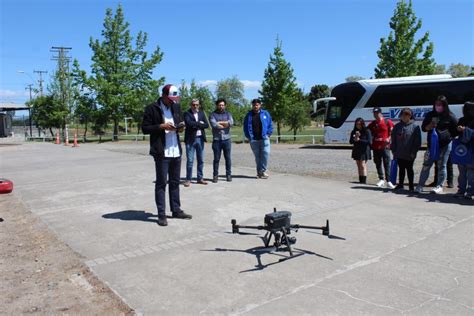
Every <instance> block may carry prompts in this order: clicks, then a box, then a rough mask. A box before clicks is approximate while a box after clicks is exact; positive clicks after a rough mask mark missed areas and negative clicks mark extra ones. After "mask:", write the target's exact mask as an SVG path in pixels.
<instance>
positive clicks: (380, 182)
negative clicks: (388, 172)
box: [376, 180, 385, 188]
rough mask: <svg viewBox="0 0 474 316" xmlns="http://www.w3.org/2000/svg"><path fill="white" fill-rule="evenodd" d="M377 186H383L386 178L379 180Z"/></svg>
mask: <svg viewBox="0 0 474 316" xmlns="http://www.w3.org/2000/svg"><path fill="white" fill-rule="evenodd" d="M376 186H378V187H379V188H383V187H384V186H385V180H379V182H377V184H376Z"/></svg>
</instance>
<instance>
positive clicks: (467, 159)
mask: <svg viewBox="0 0 474 316" xmlns="http://www.w3.org/2000/svg"><path fill="white" fill-rule="evenodd" d="M473 155H474V154H473V152H472V148H471V146H469V144H465V143H463V142H461V140H460V139H459V138H456V139H455V140H453V145H452V147H451V161H452V163H454V164H457V165H469V164H472V163H473V158H474V157H473Z"/></svg>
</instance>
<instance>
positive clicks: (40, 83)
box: [33, 70, 48, 96]
mask: <svg viewBox="0 0 474 316" xmlns="http://www.w3.org/2000/svg"><path fill="white" fill-rule="evenodd" d="M33 72H34V73H37V74H39V77H40V79H39V80H38V82H39V88H40V95H41V96H42V95H43V81H44V80H43V76H42V75H43V74H47V73H48V72H47V71H46V70H33Z"/></svg>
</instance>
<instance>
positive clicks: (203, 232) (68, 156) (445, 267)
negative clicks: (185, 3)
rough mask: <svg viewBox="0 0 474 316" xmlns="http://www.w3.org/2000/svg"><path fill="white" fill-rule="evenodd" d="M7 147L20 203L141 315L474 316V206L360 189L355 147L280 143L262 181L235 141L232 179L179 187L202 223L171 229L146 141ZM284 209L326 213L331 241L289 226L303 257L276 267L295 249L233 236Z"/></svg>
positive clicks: (305, 216) (316, 218)
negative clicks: (160, 211) (159, 218)
mask: <svg viewBox="0 0 474 316" xmlns="http://www.w3.org/2000/svg"><path fill="white" fill-rule="evenodd" d="M0 152H1V157H0V159H1V160H0V163H1V173H2V174H1V176H2V177H5V178H9V179H12V180H13V181H14V183H15V189H14V193H13V195H14V196H15V198H18V199H20V200H21V201H22V203H24V205H25V206H26V208H28V209H29V210H30V211H31V212H32V213H33V214H34V215H35V216H37V217H38V218H39V219H40V220H41V221H43V222H44V223H45V224H46V225H47V227H48V228H49V229H50V230H52V231H53V232H54V233H55V234H56V235H57V236H58V238H59V239H60V240H62V241H63V242H64V243H66V244H67V245H68V246H69V247H71V249H73V250H74V251H76V252H77V253H78V254H79V255H80V256H82V258H83V261H84V262H85V264H86V265H87V266H88V267H89V268H90V269H91V270H92V271H93V273H94V274H96V275H97V277H98V278H99V279H100V280H102V281H104V282H105V283H106V284H107V285H108V286H110V288H111V289H112V290H113V291H114V292H115V293H117V294H118V295H119V296H120V297H121V298H122V299H123V301H124V302H125V303H127V304H128V305H129V306H130V307H132V308H133V309H134V310H135V311H137V312H138V313H144V314H189V315H190V314H192V315H195V314H253V315H267V314H296V313H306V314H316V313H317V314H360V313H363V314H402V313H403V314H440V315H441V314H443V315H445V314H465V315H473V314H474V302H473V296H472V293H473V292H474V282H473V281H474V279H473V256H472V254H473V249H472V245H473V244H474V243H473V224H474V218H473V217H474V213H473V210H474V207H473V206H474V204H473V202H472V201H466V200H456V199H454V198H452V197H451V196H450V195H432V194H422V195H413V196H411V195H409V194H408V192H400V193H393V192H390V191H386V190H383V189H379V188H376V187H375V186H373V185H359V184H356V183H351V181H352V180H353V179H355V178H356V177H355V174H354V175H353V176H352V174H353V173H355V164H354V163H353V162H352V161H351V160H350V159H349V158H348V157H349V156H350V154H349V153H348V152H347V151H341V150H328V149H314V148H313V149H311V148H303V147H300V146H297V145H293V146H289V145H275V146H273V147H272V154H271V159H273V160H272V161H273V162H274V165H273V169H271V170H270V171H271V176H270V178H269V179H267V180H260V179H256V178H255V171H254V168H253V167H252V157H251V156H250V154H249V153H250V151H249V149H248V145H245V144H241V145H235V146H234V152H235V156H233V165H234V166H235V167H234V168H233V175H234V178H233V181H232V182H230V183H229V182H225V181H220V182H219V183H217V184H213V183H209V184H208V185H207V186H203V185H197V184H192V185H191V187H189V188H184V187H181V202H182V208H183V209H184V210H185V211H186V212H188V213H190V214H192V215H193V219H192V220H190V221H187V220H175V219H170V220H169V226H168V227H165V228H163V227H159V226H158V225H157V224H156V207H155V204H154V186H153V180H154V163H153V159H152V158H151V157H149V156H147V154H146V153H147V145H146V143H122V144H102V145H98V144H84V145H81V146H80V147H79V148H71V147H66V146H62V145H53V144H49V143H36V144H35V143H28V144H27V143H25V144H22V145H17V146H13V145H11V146H3V147H0ZM210 152H211V150H210V146H208V147H207V155H206V164H205V169H204V172H205V177H207V178H210V177H211V173H212V170H211V169H212V164H211V162H212V161H211V158H210ZM312 157H313V158H312ZM314 157H318V158H317V159H316V162H315V163H312V164H309V163H308V160H309V159H314ZM318 159H319V160H321V161H322V160H324V161H326V163H327V165H328V166H329V165H331V166H334V167H333V169H328V167H325V168H324V169H318V166H317V160H318ZM184 165H185V163H184V162H183V163H182V174H184ZM311 166H313V167H311ZM349 168H350V169H349ZM372 168H373V167H372ZM221 169H222V171H223V167H221ZM310 169H311V170H310ZM301 170H303V171H301ZM318 170H326V171H327V172H326V173H324V172H322V171H318ZM341 170H345V171H341ZM347 170H350V171H347ZM418 170H419V169H418ZM319 175H320V176H319ZM416 178H417V177H416ZM8 198H9V197H8V196H0V199H3V200H4V199H8ZM274 207H276V208H277V209H278V210H287V211H291V212H292V214H293V216H292V223H299V224H303V225H316V226H319V225H322V224H324V223H325V222H326V219H328V220H329V222H330V226H331V236H330V237H331V238H328V237H326V236H322V235H321V234H320V233H319V232H318V231H309V230H305V229H301V230H299V231H298V232H297V233H296V234H294V235H293V233H292V235H293V236H296V237H297V239H298V240H297V243H296V244H295V245H294V248H295V250H296V251H299V252H304V255H302V256H299V257H297V258H294V259H290V260H286V261H283V262H279V259H281V258H282V256H285V255H287V253H286V252H271V251H269V249H262V248H261V247H262V246H263V243H262V240H261V238H260V236H261V235H263V234H259V232H258V231H249V232H250V233H252V234H246V235H235V234H232V233H231V225H230V222H231V219H236V220H237V221H238V222H240V223H243V224H247V225H262V224H263V218H264V215H265V214H266V213H269V212H271V211H272V210H273V208H274ZM7 223H8V222H6V223H3V224H0V225H6V224H7ZM0 227H1V226H0ZM254 233H255V234H254Z"/></svg>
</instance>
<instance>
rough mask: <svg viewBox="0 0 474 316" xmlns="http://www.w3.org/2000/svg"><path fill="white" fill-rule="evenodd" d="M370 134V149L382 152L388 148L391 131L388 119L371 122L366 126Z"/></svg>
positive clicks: (391, 124)
mask: <svg viewBox="0 0 474 316" xmlns="http://www.w3.org/2000/svg"><path fill="white" fill-rule="evenodd" d="M367 127H368V128H369V129H370V131H371V132H372V139H373V141H372V149H373V150H383V149H385V148H390V134H391V133H392V130H393V122H392V120H389V119H383V120H381V121H377V120H375V121H372V122H371V123H370V124H369V126H367Z"/></svg>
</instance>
